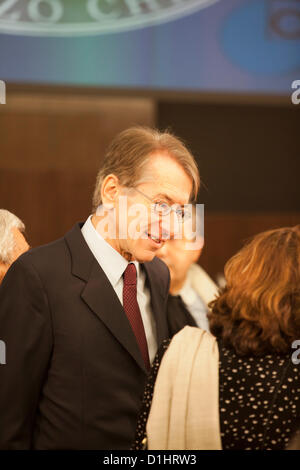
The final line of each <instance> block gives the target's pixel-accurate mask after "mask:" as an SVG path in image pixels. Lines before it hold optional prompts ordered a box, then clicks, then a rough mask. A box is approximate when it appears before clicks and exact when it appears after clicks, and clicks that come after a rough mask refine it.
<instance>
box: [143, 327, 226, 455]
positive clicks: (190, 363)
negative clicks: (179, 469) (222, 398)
mask: <svg viewBox="0 0 300 470" xmlns="http://www.w3.org/2000/svg"><path fill="white" fill-rule="evenodd" d="M146 429H147V437H148V449H149V450H177V449H180V450H196V449H198V450H220V449H221V436H220V422H219V351H218V345H217V341H216V339H215V338H214V337H213V336H212V335H211V334H210V333H207V332H206V331H204V330H202V329H200V328H193V327H189V326H186V327H185V328H184V329H183V330H181V331H180V332H179V333H177V334H176V335H175V336H174V338H173V339H172V341H171V344H170V346H169V348H168V349H167V351H166V353H165V355H164V357H163V360H162V363H161V365H160V368H159V372H158V376H157V380H156V383H155V388H154V395H153V401H152V406H151V410H150V415H149V419H148V422H147V427H146Z"/></svg>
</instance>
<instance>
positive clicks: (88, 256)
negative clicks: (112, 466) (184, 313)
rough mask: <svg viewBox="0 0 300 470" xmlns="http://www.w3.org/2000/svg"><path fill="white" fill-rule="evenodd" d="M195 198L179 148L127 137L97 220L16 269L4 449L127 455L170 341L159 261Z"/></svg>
mask: <svg viewBox="0 0 300 470" xmlns="http://www.w3.org/2000/svg"><path fill="white" fill-rule="evenodd" d="M198 187H199V175H198V171H197V166H196V164H195V161H194V159H193V157H192V155H191V154H190V153H189V151H188V150H187V149H186V147H185V146H184V145H183V144H182V143H181V142H180V141H179V140H178V139H177V138H176V137H174V136H173V135H171V134H169V133H160V132H158V131H156V130H152V129H147V128H131V129H128V130H127V131H124V132H122V133H121V134H119V135H118V136H117V137H116V138H115V140H114V141H113V142H112V144H111V146H110V147H109V149H108V151H107V154H106V156H105V158H104V161H103V164H102V167H101V169H100V172H99V174H98V178H97V183H96V188H95V193H94V212H93V214H92V215H91V216H90V217H89V218H88V219H87V220H86V222H85V223H84V224H83V223H79V224H77V225H75V226H74V227H73V229H72V230H71V231H70V232H69V233H67V234H66V235H65V236H64V237H63V238H61V239H60V240H57V241H55V242H53V243H50V244H49V245H46V246H42V247H38V248H35V249H32V250H30V251H29V252H28V253H26V254H24V255H22V256H21V257H20V258H19V259H18V260H17V261H16V262H15V263H14V264H13V265H12V266H11V268H10V269H9V271H8V273H7V275H6V277H5V279H4V282H3V284H2V285H1V288H0V337H1V339H2V340H3V341H4V342H5V344H6V347H7V357H6V364H5V365H1V366H0V383H1V385H0V448H1V449H128V448H129V447H130V444H131V442H132V440H133V438H134V432H135V426H136V420H137V414H138V411H139V408H140V405H141V398H142V394H143V387H144V384H145V379H146V376H147V371H148V370H149V367H150V365H151V362H152V360H153V358H154V356H155V353H156V351H157V348H158V347H159V345H160V343H161V342H162V341H163V339H164V338H166V337H167V336H168V325H167V320H166V301H167V294H168V288H169V272H168V269H167V267H166V265H165V264H164V263H163V262H162V261H161V260H159V259H158V258H156V257H155V254H156V251H157V250H158V249H159V248H160V247H161V246H162V245H163V243H164V241H165V239H166V238H172V237H174V233H175V231H176V220H177V219H178V220H180V219H182V218H184V211H183V208H182V206H183V205H184V204H186V203H188V202H189V200H190V198H193V197H195V196H196V193H197V190H198ZM124 201H126V207H125V206H124ZM142 209H143V210H142ZM171 213H172V214H173V216H174V217H173V218H171V217H170V214H171ZM166 215H169V223H168V224H166V223H165V224H164V222H163V221H164V219H166V217H165V216H166ZM107 227H109V229H108V230H107Z"/></svg>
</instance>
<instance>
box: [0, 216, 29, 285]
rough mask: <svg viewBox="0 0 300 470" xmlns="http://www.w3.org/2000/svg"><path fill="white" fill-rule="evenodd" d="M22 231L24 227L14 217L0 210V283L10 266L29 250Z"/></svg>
mask: <svg viewBox="0 0 300 470" xmlns="http://www.w3.org/2000/svg"><path fill="white" fill-rule="evenodd" d="M24 231H25V225H24V223H23V222H22V221H21V220H20V219H19V218H18V217H17V216H16V215H14V214H12V213H11V212H9V211H7V210H5V209H0V283H1V282H2V279H3V278H4V276H5V274H6V272H7V271H8V269H9V267H10V265H11V264H12V263H13V262H14V261H16V259H17V258H18V257H19V256H20V255H21V254H22V253H25V251H27V250H28V248H29V245H28V243H27V241H26V239H25V237H24V235H23V232H24Z"/></svg>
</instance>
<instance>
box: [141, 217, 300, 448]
mask: <svg viewBox="0 0 300 470" xmlns="http://www.w3.org/2000/svg"><path fill="white" fill-rule="evenodd" d="M225 278H226V283H227V284H226V287H225V289H223V291H222V292H220V294H219V296H218V298H216V300H214V301H213V302H212V303H211V304H210V307H211V313H210V314H209V323H210V331H211V333H212V335H214V336H212V335H211V334H210V333H207V332H204V331H203V330H201V329H196V328H191V327H185V328H184V329H183V330H182V331H181V332H179V333H178V334H177V335H176V336H175V337H174V338H173V340H172V342H171V343H170V346H169V347H168V348H167V345H165V349H166V353H165V355H164V357H163V359H162V362H161V365H160V367H159V361H158V360H157V361H155V362H154V364H155V365H154V369H153V372H152V378H151V381H150V382H149V383H148V386H147V389H146V393H145V399H144V412H143V413H142V414H141V416H140V420H139V423H138V432H137V441H136V444H138V442H139V439H140V438H141V437H143V426H144V423H145V421H146V419H147V416H148V412H147V410H148V409H149V408H150V403H151V397H152V388H153V385H154V380H155V375H156V371H157V370H158V367H159V371H158V375H157V380H156V382H155V388H154V395H153V401H152V406H151V411H150V415H149V419H148V423H147V437H148V448H149V449H245V450H260V449H284V448H285V447H286V446H287V444H288V443H289V441H290V438H291V436H292V435H293V434H294V432H295V430H296V429H297V427H299V424H300V364H298V362H300V361H299V360H298V357H299V358H300V350H299V351H298V352H297V351H295V349H293V348H295V347H296V346H297V345H298V348H299V344H300V342H299V341H297V340H300V225H297V226H295V227H287V228H281V229H277V230H270V231H267V232H264V233H261V234H259V235H257V236H255V237H254V238H253V240H252V241H251V242H250V243H248V244H247V245H246V246H244V248H242V249H241V250H240V251H239V253H237V254H236V255H235V256H233V257H232V258H231V259H230V260H229V261H228V262H227V264H226V266H225Z"/></svg>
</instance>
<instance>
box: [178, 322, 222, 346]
mask: <svg viewBox="0 0 300 470" xmlns="http://www.w3.org/2000/svg"><path fill="white" fill-rule="evenodd" d="M202 339H205V340H206V341H208V342H212V343H216V338H215V336H213V335H212V334H211V333H209V332H208V331H206V330H203V329H202V328H198V327H195V326H185V327H184V328H182V330H180V331H179V332H178V333H176V335H174V336H173V339H172V341H171V344H172V343H173V344H175V343H176V344H180V343H185V342H190V341H200V340H202Z"/></svg>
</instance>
